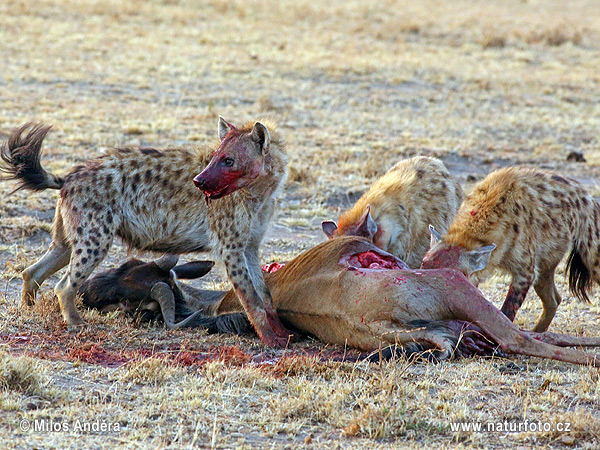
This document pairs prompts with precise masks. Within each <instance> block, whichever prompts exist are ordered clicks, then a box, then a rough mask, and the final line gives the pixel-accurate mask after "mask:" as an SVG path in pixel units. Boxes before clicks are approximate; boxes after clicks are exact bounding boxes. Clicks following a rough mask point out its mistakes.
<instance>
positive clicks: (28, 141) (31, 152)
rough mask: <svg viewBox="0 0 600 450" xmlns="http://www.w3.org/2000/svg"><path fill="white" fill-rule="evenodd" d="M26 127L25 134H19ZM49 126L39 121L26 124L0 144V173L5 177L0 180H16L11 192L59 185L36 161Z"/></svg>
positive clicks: (62, 182)
mask: <svg viewBox="0 0 600 450" xmlns="http://www.w3.org/2000/svg"><path fill="white" fill-rule="evenodd" d="M29 128H30V130H29V132H28V133H27V136H25V137H23V133H25V131H26V130H27V129H29ZM50 128H51V127H50V126H47V125H44V124H41V123H38V124H35V125H34V124H32V123H26V124H25V125H23V126H22V127H21V128H18V129H17V130H15V131H13V132H12V134H11V135H10V136H9V138H8V141H6V142H5V143H4V144H2V149H0V158H1V161H0V172H4V173H5V174H8V176H5V177H0V180H17V181H18V183H17V187H16V188H15V189H14V190H13V191H12V192H11V194H12V193H13V192H16V191H19V190H21V189H29V190H32V191H43V190H44V189H60V188H62V186H63V184H64V180H63V179H62V178H60V177H57V176H56V175H52V174H51V173H48V172H46V171H45V170H44V168H43V167H42V165H41V163H40V153H41V149H42V142H43V141H44V138H45V137H46V135H47V134H48V131H50Z"/></svg>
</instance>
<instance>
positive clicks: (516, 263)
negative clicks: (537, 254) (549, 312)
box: [501, 244, 535, 322]
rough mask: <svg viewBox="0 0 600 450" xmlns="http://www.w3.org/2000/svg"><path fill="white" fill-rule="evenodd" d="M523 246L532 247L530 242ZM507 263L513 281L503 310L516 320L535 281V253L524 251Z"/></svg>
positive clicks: (507, 315)
mask: <svg viewBox="0 0 600 450" xmlns="http://www.w3.org/2000/svg"><path fill="white" fill-rule="evenodd" d="M523 247H524V248H527V249H529V248H532V247H531V246H530V245H529V244H527V245H523ZM507 265H508V267H510V273H511V275H512V281H511V283H510V287H509V289H508V293H507V294H506V299H505V300H504V304H503V305H502V308H501V311H502V313H504V315H505V316H506V317H508V318H509V319H510V321H511V322H514V320H515V316H516V315H517V311H519V308H520V307H521V305H522V304H523V301H524V300H525V297H526V296H527V291H529V288H530V287H531V283H533V276H534V273H535V264H534V255H533V253H532V252H523V253H522V254H520V255H517V256H516V258H515V259H514V260H513V261H507Z"/></svg>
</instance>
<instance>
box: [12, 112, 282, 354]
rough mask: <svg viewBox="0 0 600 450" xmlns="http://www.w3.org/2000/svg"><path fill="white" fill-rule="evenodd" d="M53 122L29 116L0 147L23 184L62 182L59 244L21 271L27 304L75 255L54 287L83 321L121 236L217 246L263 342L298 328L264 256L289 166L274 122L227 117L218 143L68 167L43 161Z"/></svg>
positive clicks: (191, 247)
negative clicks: (91, 281) (284, 309)
mask: <svg viewBox="0 0 600 450" xmlns="http://www.w3.org/2000/svg"><path fill="white" fill-rule="evenodd" d="M27 130H29V132H28V133H27V135H24V133H25V132H26V131H27ZM49 130H50V127H48V126H44V125H41V124H38V125H34V126H32V125H30V124H27V125H25V126H23V127H21V128H19V129H18V130H16V131H15V132H14V133H13V134H12V135H11V136H10V137H9V139H8V142H6V143H5V144H4V145H3V146H2V151H1V156H2V161H3V164H2V171H4V172H5V173H8V174H9V176H8V178H9V179H15V180H18V182H19V183H18V185H17V190H18V189H23V188H25V189H30V190H34V191H41V190H44V189H59V190H60V196H59V199H58V202H57V207H56V215H55V219H54V224H53V229H52V236H53V238H52V244H51V246H50V249H49V250H48V252H47V253H46V254H45V255H44V256H43V257H42V259H40V260H39V261H38V262H37V263H35V264H33V265H32V266H30V267H28V268H27V269H25V271H24V272H23V280H24V283H23V292H22V297H21V303H22V304H24V305H29V304H31V303H32V302H33V301H34V299H35V295H36V292H37V290H38V288H39V286H40V284H41V283H42V282H43V281H44V280H45V279H46V278H48V277H49V276H50V275H52V274H53V273H55V272H56V271H58V270H59V269H61V268H62V267H64V266H66V265H67V264H69V268H68V270H67V272H66V274H65V275H64V276H63V278H62V279H61V280H60V282H59V283H58V284H57V286H56V288H55V292H56V294H57V296H58V299H59V302H60V307H61V312H62V315H63V317H64V319H65V321H66V323H67V324H68V325H69V326H70V327H73V326H76V325H80V324H82V323H83V321H82V319H81V317H80V315H79V313H78V312H77V309H76V307H75V297H76V295H77V291H78V289H79V287H80V286H81V285H82V283H83V282H84V281H85V280H86V279H87V278H88V277H89V275H90V274H91V273H92V271H93V270H94V268H95V267H96V266H97V265H98V264H99V263H100V262H101V261H102V260H103V259H104V257H105V256H106V254H107V253H108V250H109V249H110V247H111V245H112V242H113V239H114V237H115V236H119V237H120V238H122V239H123V241H124V242H126V243H127V244H128V245H129V246H130V247H133V248H136V249H140V250H151V251H156V252H165V253H173V254H180V253H187V252H198V251H206V250H214V252H215V254H216V255H217V256H218V257H220V259H221V260H222V261H223V262H224V263H225V267H226V269H227V274H228V276H229V280H230V281H231V283H232V284H233V286H234V288H235V289H236V292H237V294H238V295H239V296H240V300H241V302H242V304H243V305H244V308H245V309H246V311H247V312H248V316H249V318H250V320H251V322H252V324H253V325H254V327H255V328H256V330H257V332H258V334H259V336H260V338H261V340H262V342H263V343H265V344H269V345H279V346H283V345H285V344H286V343H287V340H288V337H289V336H290V334H291V333H289V332H288V331H287V330H286V329H285V328H284V327H283V325H281V322H280V321H279V319H278V317H277V314H276V313H275V311H274V310H273V308H272V305H271V296H270V293H269V290H268V289H267V288H266V286H265V284H264V280H263V278H262V273H261V268H260V263H259V258H258V247H259V245H260V242H261V240H262V237H263V234H264V232H265V228H266V226H267V224H268V222H269V220H270V219H271V216H272V214H273V210H274V205H275V195H276V193H277V191H278V189H279V188H280V187H281V185H282V181H283V180H284V178H285V174H286V163H287V156H286V154H285V143H284V141H283V138H282V137H281V136H280V134H279V133H278V132H277V129H276V127H275V126H274V124H272V123H270V122H264V124H263V123H261V122H252V123H248V124H246V125H245V126H243V127H241V128H236V127H234V126H233V125H231V124H229V123H227V122H226V121H225V120H224V119H223V118H219V127H218V131H219V137H220V139H221V142H220V144H219V146H218V148H217V149H216V150H213V149H209V148H206V149H202V150H187V149H166V150H156V149H152V148H139V149H130V148H124V149H114V150H111V151H109V152H108V153H107V154H106V155H104V156H101V157H99V158H96V159H93V160H90V161H88V162H86V163H85V164H83V165H81V166H77V167H75V168H73V169H72V170H71V171H70V172H68V173H67V175H66V176H64V177H58V176H56V175H52V174H50V173H48V172H46V170H44V168H43V167H42V166H41V164H40V152H41V146H42V142H43V140H44V138H45V137H46V134H47V133H48V131H49ZM205 167H206V168H205ZM202 168H205V169H204V171H203V172H202V173H201V174H200V175H198V176H196V178H195V179H194V176H195V175H196V174H197V173H198V172H199V171H200V170H201V169H202ZM192 180H194V182H195V183H196V185H197V186H198V187H199V188H201V189H202V191H203V192H204V195H202V193H201V192H199V191H198V189H197V188H196V187H194V183H193V182H192ZM221 197H223V198H221ZM205 198H206V201H204V200H205ZM217 199H219V200H217Z"/></svg>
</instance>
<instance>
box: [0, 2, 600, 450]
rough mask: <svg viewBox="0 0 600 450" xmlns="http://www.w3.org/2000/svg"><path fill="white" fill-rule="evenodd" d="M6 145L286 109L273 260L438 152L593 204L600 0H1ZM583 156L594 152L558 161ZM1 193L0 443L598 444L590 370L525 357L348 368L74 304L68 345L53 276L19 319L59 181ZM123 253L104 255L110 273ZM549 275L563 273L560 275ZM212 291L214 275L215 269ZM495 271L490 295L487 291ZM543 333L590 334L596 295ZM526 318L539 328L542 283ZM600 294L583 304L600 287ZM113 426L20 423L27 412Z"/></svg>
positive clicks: (312, 353) (89, 142) (195, 128)
mask: <svg viewBox="0 0 600 450" xmlns="http://www.w3.org/2000/svg"><path fill="white" fill-rule="evenodd" d="M0 16H1V17H2V21H1V24H0V42H1V45H0V61H1V62H2V70H0V102H1V105H2V108H0V138H1V139H5V138H6V136H7V135H8V133H9V132H10V130H12V129H13V128H14V127H16V126H18V125H20V124H22V123H23V122H26V121H29V120H40V121H44V122H46V123H50V124H53V126H54V128H53V133H52V134H51V135H50V137H49V138H48V140H47V146H46V154H45V164H46V165H47V166H48V167H49V168H50V169H52V170H53V171H56V172H58V173H60V172H63V171H65V170H67V169H68V168H69V167H71V166H72V165H73V164H74V163H76V162H79V161H82V160H85V159H87V158H89V157H91V156H94V155H98V154H100V153H101V152H102V151H103V150H104V149H106V148H108V147H111V146H115V145H116V146H120V145H140V144H141V145H151V146H173V145H188V144H191V145H195V144H196V143H198V144H202V143H204V142H208V141H213V139H214V137H215V136H216V115H217V114H221V115H223V116H224V117H226V118H227V119H229V120H231V121H233V122H234V123H239V122H241V121H245V120H247V119H250V118H254V117H256V116H257V115H265V114H266V115H270V116H272V117H275V118H276V119H278V120H279V122H280V124H281V126H282V129H283V131H284V132H285V134H286V136H287V138H288V143H289V145H288V146H289V152H290V155H291V164H290V178H289V181H288V185H287V187H286V190H285V192H284V193H283V196H282V200H281V208H280V212H279V215H278V217H277V219H276V220H275V223H274V225H273V226H272V227H271V229H270V231H269V233H268V235H267V238H266V242H265V246H264V249H263V258H264V259H265V260H285V259H288V258H290V257H292V256H294V255H296V254H298V253H299V252H301V251H302V250H304V249H306V248H309V247H311V246H312V245H314V244H315V243H316V242H319V241H320V240H322V239H323V237H322V236H321V233H320V226H319V225H320V221H321V220H323V219H325V218H332V217H334V216H337V214H338V213H339V210H340V208H342V207H346V206H348V205H349V204H350V203H351V202H352V201H353V200H355V199H356V198H357V196H358V195H360V193H362V192H363V191H364V189H365V188H366V187H367V186H368V185H369V183H371V182H372V181H373V180H374V178H375V177H377V176H378V175H380V174H382V173H383V172H385V171H386V170H387V169H388V168H389V167H390V166H391V165H392V164H393V163H394V162H395V161H397V160H398V159H400V158H404V157H408V156H413V155H416V154H422V155H433V156H437V157H440V158H442V159H443V160H444V161H445V162H446V164H447V165H448V167H449V169H450V171H451V172H452V173H454V174H455V175H456V176H458V177H459V180H460V181H461V183H463V185H464V186H465V187H466V188H468V186H469V185H470V184H471V183H472V182H473V181H475V180H478V179H480V178H481V177H483V176H484V175H485V174H486V173H487V172H489V171H490V170H492V169H494V168H497V167H500V166H503V165H507V164H511V163H516V162H527V163H532V164H536V165H538V166H542V167H548V168H557V169H559V170H561V171H562V172H564V173H565V174H568V175H570V176H573V177H575V178H578V179H580V180H581V181H582V182H584V183H585V184H586V185H587V186H588V187H589V189H590V190H592V191H593V192H594V193H595V194H600V189H599V188H598V185H597V181H596V180H600V152H599V150H600V148H599V147H600V143H599V140H598V130H600V109H599V106H598V105H600V94H599V92H600V91H599V85H600V73H599V72H598V67H600V41H599V38H600V32H599V31H598V30H600V4H599V3H598V1H597V0H578V1H572V2H569V5H568V7H565V5H564V2H562V1H560V0H523V1H521V0H506V1H502V2H486V1H483V0H481V1H476V0H468V1H467V0H458V1H453V2H446V1H434V0H427V1H421V2H392V1H387V0H383V1H379V2H364V1H360V0H349V1H345V2H313V1H309V0H295V1H293V2H292V1H279V0H266V1H261V2H254V1H252V2H249V1H244V0H228V1H192V0H181V1H177V0H163V1H158V0H137V1H136V0H132V1H128V2H121V1H116V0H112V1H111V0H96V1H93V0H87V1H86V0H80V1H69V0H38V1H33V0H7V1H3V2H0ZM571 152H581V153H583V156H584V158H585V159H586V161H587V162H574V161H569V162H567V155H568V154H569V153H571ZM10 190H11V186H10V185H9V184H8V183H3V184H1V185H0V198H2V201H1V202H0V266H1V267H2V268H3V269H2V276H1V281H2V289H1V293H0V345H1V347H0V350H1V351H2V353H0V416H1V417H2V419H1V421H0V435H1V441H2V442H3V447H4V448H23V449H28V448H57V449H64V448H84V447H86V448H106V449H112V448H120V447H125V448H174V449H175V448H194V447H200V448H240V449H250V448H357V449H358V448H373V449H378V448H381V449H389V448H405V447H406V448H480V447H487V448H522V449H529V448H547V447H550V448H562V447H565V448H597V445H598V442H599V440H600V413H599V412H598V411H599V410H600V381H599V374H598V370H596V369H590V368H586V367H573V366H570V365H568V364H562V363H557V362H549V361H542V360H538V359H535V358H510V360H505V359H471V360H463V361H456V362H450V363H443V364H439V365H432V364H423V363H413V362H411V361H403V360H400V361H393V362H390V363H384V364H381V365H377V364H371V365H369V364H366V363H348V362H339V361H337V360H339V357H340V355H342V354H343V352H344V349H339V348H328V347H325V346H323V345H321V344H318V343H316V342H314V341H310V340H306V341H303V342H301V343H299V344H297V345H294V347H293V348H291V349H288V350H286V351H285V352H283V351H272V350H270V349H267V348H263V347H261V346H260V344H259V343H258V341H257V339H255V338H253V337H242V338H238V337H218V336H205V334H204V333H203V332H202V331H199V330H188V331H165V330H163V329H162V328H161V327H160V326H140V325H139V324H136V323H134V322H131V321H130V320H128V319H126V318H124V317H122V316H121V315H119V314H118V313H115V314H113V315H110V316H100V315H98V314H97V313H94V312H86V313H85V315H84V317H85V318H86V320H87V321H88V322H89V324H90V325H89V326H88V327H87V328H86V329H85V330H84V331H82V332H81V333H79V334H76V335H69V334H68V333H67V332H66V330H65V329H64V327H63V326H62V325H61V323H60V320H59V313H58V309H57V306H56V302H55V299H54V298H53V293H52V291H51V287H52V286H53V285H54V283H56V281H57V277H52V278H51V279H50V280H49V281H48V283H47V285H46V286H45V287H44V288H43V289H42V294H43V295H42V296H41V298H40V300H39V304H38V305H37V306H36V307H35V308H34V309H33V310H32V311H30V312H25V313H23V314H19V312H18V310H17V307H16V304H17V300H18V295H19V289H20V279H19V272H20V270H22V269H23V268H24V267H26V266H27V265H29V264H31V263H32V262H34V261H35V260H37V259H38V258H39V257H40V256H41V254H42V253H43V252H44V251H45V250H46V248H47V246H48V243H49V241H50V237H49V228H50V223H51V220H52V217H53V207H54V206H53V205H54V202H55V199H56V192H44V193H41V194H34V195H29V194H28V193H21V192H19V193H17V194H15V195H13V196H10V197H8V196H7V194H8V192H10ZM125 257H126V254H125V251H124V249H123V248H121V247H119V246H115V247H114V248H113V250H112V251H111V254H110V257H109V258H108V260H107V261H106V262H105V264H104V265H103V267H106V266H108V265H114V264H117V263H118V262H119V261H122V260H123V259H124V258H125ZM559 279H560V280H561V282H562V280H563V278H562V276H560V275H559ZM211 280H212V282H213V283H212V285H214V286H217V285H219V283H222V281H223V277H222V272H219V271H216V273H215V274H213V275H212V276H211ZM506 286H507V280H506V279H503V278H494V279H492V280H491V281H490V282H488V283H487V284H486V285H485V286H484V291H485V294H486V295H487V297H488V298H490V299H492V300H493V301H494V302H496V304H499V303H500V302H501V301H502V299H503V295H504V294H505V290H506ZM559 288H560V290H561V293H562V294H563V296H564V304H563V305H562V306H561V308H560V309H559V312H558V314H557V316H556V318H555V319H554V323H553V325H552V329H553V330H554V331H559V332H568V333H574V334H578V335H580V334H588V335H594V334H596V335H597V330H598V326H597V324H598V323H599V321H600V307H599V306H598V302H597V301H594V302H592V303H591V304H581V303H578V302H576V301H575V300H574V299H573V298H572V297H571V296H570V295H569V294H568V293H567V290H566V288H565V285H564V284H561V285H560V287H559ZM530 295H531V297H530V298H529V299H528V301H527V302H526V306H525V308H524V309H523V310H522V312H521V313H520V314H519V316H518V323H519V324H520V325H522V326H525V327H531V326H532V324H533V323H534V319H535V318H536V316H537V314H538V312H539V310H540V304H539V300H538V299H537V298H536V297H535V295H533V294H530ZM596 300H597V296H596ZM23 419H27V420H30V421H33V420H35V419H44V420H47V421H48V420H53V421H55V422H63V421H67V422H73V421H75V420H77V419H79V420H80V421H86V420H87V421H96V420H97V421H105V422H112V423H118V424H119V426H120V431H119V432H111V433H108V434H106V435H102V434H101V433H95V432H89V433H86V432H76V431H73V430H71V431H68V432H24V431H22V430H20V428H19V424H20V422H21V420H23ZM525 419H527V420H530V421H542V422H551V423H552V424H556V423H558V422H570V423H571V431H570V432H569V433H561V432H558V431H556V430H555V429H553V430H552V431H550V432H527V433H488V432H482V433H473V432H454V431H452V430H451V429H450V426H449V423H450V421H479V422H486V423H487V422H498V421H504V420H508V421H511V422H518V421H522V420H525Z"/></svg>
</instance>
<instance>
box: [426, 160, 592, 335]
mask: <svg viewBox="0 0 600 450" xmlns="http://www.w3.org/2000/svg"><path fill="white" fill-rule="evenodd" d="M599 221H600V205H598V203H596V202H595V201H594V199H593V198H592V197H591V196H590V195H589V194H588V193H587V192H586V190H585V189H584V188H583V187H582V186H581V185H580V184H579V183H578V182H576V181H575V180H572V179H570V178H566V177H563V176H561V175H559V174H557V173H555V172H551V171H548V170H540V169H534V168H530V167H523V166H517V167H509V168H505V169H500V170H497V171H495V172H492V173H491V174H490V175H488V176H487V177H486V178H485V179H484V180H482V181H481V182H479V183H478V184H477V185H476V186H475V187H474V188H473V191H472V192H471V193H470V194H469V195H468V196H467V198H466V199H465V200H464V202H463V204H462V206H461V207H460V210H459V212H458V214H457V216H456V219H455V220H454V222H453V223H452V224H451V225H450V228H449V230H448V233H447V234H446V235H445V236H441V235H440V234H439V233H436V231H435V229H432V239H431V241H432V242H431V244H432V247H431V249H430V250H429V252H428V253H427V255H425V258H424V260H423V266H422V267H423V268H427V269H432V268H440V267H453V268H457V269H459V270H461V271H462V272H463V273H464V274H465V275H467V276H469V277H470V279H471V280H472V281H473V282H474V283H475V284H477V283H478V282H479V281H481V280H484V279H485V278H487V277H488V276H489V275H490V274H491V273H492V272H493V271H494V270H495V269H501V270H502V271H504V272H507V273H509V274H510V275H511V276H512V281H511V285H510V288H509V290H508V294H507V296H506V300H505V301H504V305H503V306H502V312H503V313H504V314H505V315H506V316H507V317H508V318H509V319H510V320H514V318H515V315H516V313H517V311H518V310H519V308H520V307H521V305H522V303H523V300H524V299H525V296H526V295H527V291H528V290H529V288H530V286H531V285H532V284H533V287H534V289H535V292H536V293H537V294H538V295H539V297H540V299H541V300H542V304H543V308H544V309H543V313H542V315H541V316H540V318H539V320H538V322H537V324H536V325H535V328H534V331H545V330H547V329H548V326H549V325H550V322H551V321H552V318H553V317H554V314H555V313H556V309H557V307H558V305H559V304H560V301H561V298H560V295H559V293H558V291H557V289H556V285H555V284H554V271H555V270H556V266H557V265H558V263H559V262H560V261H561V259H562V258H563V256H564V255H565V254H566V253H567V251H568V250H569V249H570V250H571V253H570V255H569V257H568V259H567V271H568V272H569V285H570V289H571V292H572V293H573V294H574V295H576V296H577V297H579V298H580V299H583V300H588V291H589V289H590V287H591V286H590V285H591V282H592V281H595V282H597V283H598V282H600V247H599V244H600V223H599ZM494 248H495V250H494ZM488 260H489V262H488ZM484 267H485V269H484Z"/></svg>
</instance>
